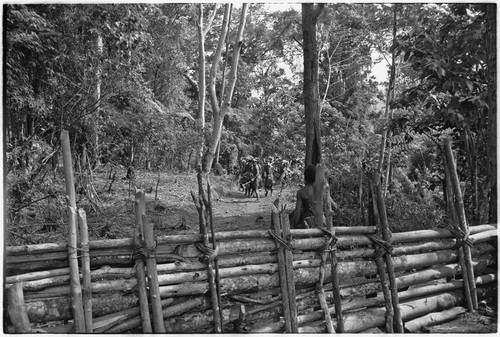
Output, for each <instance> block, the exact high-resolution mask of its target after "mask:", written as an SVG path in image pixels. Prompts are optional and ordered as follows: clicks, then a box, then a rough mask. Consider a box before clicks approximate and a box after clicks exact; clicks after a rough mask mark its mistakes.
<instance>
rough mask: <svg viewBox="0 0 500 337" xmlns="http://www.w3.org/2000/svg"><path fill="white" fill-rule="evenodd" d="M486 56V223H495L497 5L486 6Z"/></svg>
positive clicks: (496, 212)
mask: <svg viewBox="0 0 500 337" xmlns="http://www.w3.org/2000/svg"><path fill="white" fill-rule="evenodd" d="M485 6H486V56H487V66H488V72H487V74H488V75H487V76H488V179H489V187H490V190H489V201H490V202H489V216H488V222H490V223H497V221H498V203H497V174H498V172H497V13H496V9H497V5H496V4H486V5H485Z"/></svg>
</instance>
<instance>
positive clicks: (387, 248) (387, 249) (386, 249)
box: [367, 235, 394, 260]
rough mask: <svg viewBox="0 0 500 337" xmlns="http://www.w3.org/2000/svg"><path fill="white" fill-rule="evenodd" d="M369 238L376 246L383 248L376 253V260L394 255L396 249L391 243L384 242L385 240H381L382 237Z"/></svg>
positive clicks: (369, 236) (373, 236)
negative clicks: (387, 255)
mask: <svg viewBox="0 0 500 337" xmlns="http://www.w3.org/2000/svg"><path fill="white" fill-rule="evenodd" d="M367 237H368V238H369V239H370V240H371V241H372V242H373V243H374V244H376V245H377V246H378V247H380V248H382V249H380V250H378V252H377V253H376V255H375V257H374V259H375V260H376V259H378V258H379V257H383V256H385V255H386V254H389V255H391V254H392V251H393V250H394V247H393V246H392V245H391V244H390V243H389V242H387V241H384V240H383V239H381V238H380V237H378V236H376V235H367Z"/></svg>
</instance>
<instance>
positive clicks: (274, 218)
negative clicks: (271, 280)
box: [271, 199, 292, 333]
mask: <svg viewBox="0 0 500 337" xmlns="http://www.w3.org/2000/svg"><path fill="white" fill-rule="evenodd" d="M278 207H279V199H276V201H275V202H274V204H273V205H271V228H272V230H273V232H274V234H275V235H276V236H278V237H281V224H280V215H279V211H278ZM276 249H277V251H278V273H279V277H280V290H281V300H282V303H283V317H284V318H285V332H287V333H291V332H292V323H291V321H290V301H289V299H288V291H287V288H288V287H287V283H286V266H285V252H284V251H283V249H282V248H280V247H279V245H278V243H276Z"/></svg>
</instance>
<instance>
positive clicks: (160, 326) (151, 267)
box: [141, 193, 166, 333]
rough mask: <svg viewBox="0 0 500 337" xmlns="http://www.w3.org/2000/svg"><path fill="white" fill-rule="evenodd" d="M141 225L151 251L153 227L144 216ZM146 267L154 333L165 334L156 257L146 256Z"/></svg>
mask: <svg viewBox="0 0 500 337" xmlns="http://www.w3.org/2000/svg"><path fill="white" fill-rule="evenodd" d="M141 199H142V200H143V199H144V193H143V194H142V198H141ZM142 223H143V226H144V240H145V242H146V247H147V248H148V249H151V247H153V246H154V244H155V238H154V231H153V225H152V224H151V223H150V222H149V221H148V220H147V218H146V215H144V214H143V215H142ZM146 265H147V270H148V281H149V297H150V299H151V308H152V311H153V325H154V332H155V333H159V332H166V329H165V322H164V321H163V312H162V308H161V298H160V285H159V283H158V271H157V270H156V257H155V256H147V257H146Z"/></svg>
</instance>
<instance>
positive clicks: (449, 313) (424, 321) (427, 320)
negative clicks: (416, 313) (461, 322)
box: [405, 307, 467, 333]
mask: <svg viewBox="0 0 500 337" xmlns="http://www.w3.org/2000/svg"><path fill="white" fill-rule="evenodd" d="M466 311H467V310H465V308H464V307H453V308H451V309H448V310H444V311H441V312H433V313H430V314H427V315H425V316H422V317H419V318H416V319H414V320H411V321H409V322H406V323H405V329H406V330H408V331H409V332H411V333H418V332H420V331H421V330H422V328H424V327H429V326H433V325H437V324H442V323H445V322H449V321H452V320H454V319H455V318H457V317H459V316H460V315H462V314H464V313H465V312H466Z"/></svg>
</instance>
